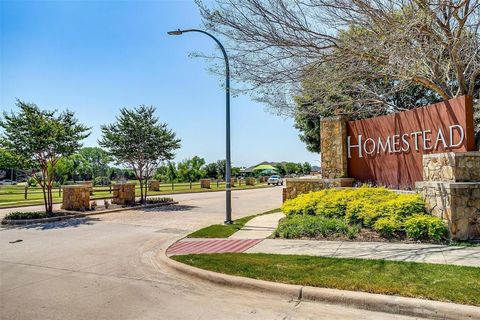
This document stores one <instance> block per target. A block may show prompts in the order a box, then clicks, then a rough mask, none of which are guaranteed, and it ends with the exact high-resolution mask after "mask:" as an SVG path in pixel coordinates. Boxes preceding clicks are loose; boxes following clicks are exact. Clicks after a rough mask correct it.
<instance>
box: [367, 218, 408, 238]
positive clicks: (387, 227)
mask: <svg viewBox="0 0 480 320" xmlns="http://www.w3.org/2000/svg"><path fill="white" fill-rule="evenodd" d="M373 229H374V230H375V231H377V232H378V233H379V234H380V235H381V236H382V237H385V238H391V237H393V236H395V235H397V234H400V233H401V231H402V222H401V220H399V219H398V218H396V217H394V216H387V217H383V218H380V219H378V220H377V221H376V222H375V224H374V225H373Z"/></svg>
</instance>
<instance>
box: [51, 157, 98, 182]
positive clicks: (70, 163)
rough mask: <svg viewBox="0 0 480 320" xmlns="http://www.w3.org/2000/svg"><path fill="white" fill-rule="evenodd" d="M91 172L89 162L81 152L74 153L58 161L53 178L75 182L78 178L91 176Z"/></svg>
mask: <svg viewBox="0 0 480 320" xmlns="http://www.w3.org/2000/svg"><path fill="white" fill-rule="evenodd" d="M91 172H92V166H91V163H90V162H88V161H87V159H85V158H84V157H83V156H82V154H80V153H74V154H72V155H71V156H68V157H63V158H62V159H61V160H60V161H58V165H57V170H56V179H55V180H56V181H59V182H60V183H65V181H67V180H69V179H71V180H73V182H76V181H77V180H79V179H82V180H84V179H85V178H86V177H91Z"/></svg>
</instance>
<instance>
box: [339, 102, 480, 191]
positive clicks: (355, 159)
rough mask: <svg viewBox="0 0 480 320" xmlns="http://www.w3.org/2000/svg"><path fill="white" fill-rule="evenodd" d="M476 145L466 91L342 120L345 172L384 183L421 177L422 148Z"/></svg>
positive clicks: (393, 184)
mask: <svg viewBox="0 0 480 320" xmlns="http://www.w3.org/2000/svg"><path fill="white" fill-rule="evenodd" d="M474 149H475V141H474V130H473V103H472V98H471V97H468V96H463V97H458V98H455V99H452V100H449V101H445V102H441V103H437V104H434V105H430V106H427V107H422V108H417V109H413V110H409V111H405V112H399V113H394V114H391V115H386V116H380V117H376V118H370V119H364V120H357V121H349V122H347V158H348V175H349V177H351V178H355V179H357V180H360V181H365V182H367V181H371V182H375V183H377V184H380V185H385V186H389V187H395V188H396V187H400V188H411V187H413V186H414V185H415V182H416V181H422V180H423V178H422V172H423V168H422V154H424V153H441V152H464V151H472V150H474Z"/></svg>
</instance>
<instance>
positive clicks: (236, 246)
mask: <svg viewBox="0 0 480 320" xmlns="http://www.w3.org/2000/svg"><path fill="white" fill-rule="evenodd" d="M262 240H263V239H208V240H198V241H191V240H180V241H178V242H176V243H175V244H173V245H172V246H171V247H170V248H168V250H167V254H168V255H180V254H195V253H226V252H244V251H245V250H248V249H249V248H251V247H253V246H254V245H256V244H258V243H259V242H261V241H262Z"/></svg>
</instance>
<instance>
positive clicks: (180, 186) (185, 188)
mask: <svg viewBox="0 0 480 320" xmlns="http://www.w3.org/2000/svg"><path fill="white" fill-rule="evenodd" d="M266 187H268V186H267V185H266V184H265V183H262V184H256V185H255V186H246V185H244V184H242V185H241V186H238V185H237V186H236V187H234V188H233V190H243V189H252V188H266ZM102 189H103V190H104V189H108V187H95V188H94V190H102ZM224 189H225V183H219V184H218V187H217V183H212V184H211V189H202V188H200V184H199V183H198V182H197V183H192V188H191V189H190V184H189V183H175V185H174V188H173V190H172V185H171V184H162V185H161V186H160V191H148V195H164V194H175V193H185V192H188V193H190V192H191V193H194V192H211V191H220V190H224ZM24 191H25V189H24V186H0V208H1V207H10V206H24V205H35V204H43V193H42V189H41V188H39V187H30V188H29V189H28V193H27V199H25V196H24ZM135 194H136V195H137V196H140V188H136V189H135ZM111 195H112V194H111V193H110V192H109V191H95V192H94V195H93V196H92V200H94V199H95V198H101V197H108V196H111ZM53 199H54V202H55V203H60V202H62V197H61V195H59V193H58V189H55V190H54V191H53Z"/></svg>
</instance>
